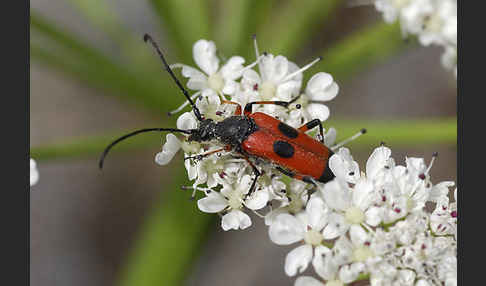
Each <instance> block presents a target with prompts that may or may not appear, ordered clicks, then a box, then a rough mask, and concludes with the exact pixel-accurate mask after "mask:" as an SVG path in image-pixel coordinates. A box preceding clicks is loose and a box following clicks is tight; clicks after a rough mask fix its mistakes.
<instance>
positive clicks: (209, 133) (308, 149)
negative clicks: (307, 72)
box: [99, 34, 366, 194]
mask: <svg viewBox="0 0 486 286" xmlns="http://www.w3.org/2000/svg"><path fill="white" fill-rule="evenodd" d="M144 41H145V42H150V43H151V44H152V46H153V47H154V49H155V50H156V52H157V53H158V55H159V57H160V59H161V60H162V63H163V66H164V68H165V69H166V70H167V72H168V73H169V75H170V76H171V77H172V79H173V80H174V81H175V83H176V84H177V86H178V87H179V89H180V90H181V91H182V93H183V94H184V96H185V97H186V98H187V100H188V102H189V103H190V105H191V106H192V110H193V112H194V115H195V116H196V118H197V120H198V121H199V126H198V127H197V128H195V129H190V130H182V129H177V128H147V129H140V130H136V131H134V132H132V133H129V134H126V135H124V136H122V137H120V138H118V139H116V140H115V141H113V142H112V143H111V144H109V145H108V146H107V147H106V148H105V150H104V151H103V153H102V155H101V158H100V161H99V167H100V169H101V168H103V162H104V159H105V157H106V155H107V154H108V152H109V151H110V150H111V148H112V147H113V146H114V145H116V144H117V143H119V142H120V141H122V140H125V139H127V138H128V137H131V136H134V135H137V134H140V133H144V132H153V131H157V132H160V131H168V132H179V133H183V134H187V135H189V136H188V137H187V141H189V142H191V141H193V142H209V141H213V140H216V141H218V142H219V143H221V144H222V145H223V146H224V147H223V148H221V149H217V150H212V151H209V152H206V153H203V154H199V155H196V156H193V157H187V158H185V159H196V160H201V159H202V158H204V157H206V156H209V155H211V154H214V153H217V152H221V151H228V152H229V151H233V152H235V153H236V154H238V155H239V156H241V157H242V158H244V159H245V160H246V161H247V162H248V164H249V165H250V166H251V167H252V169H253V173H254V175H255V177H254V179H253V182H252V185H251V187H250V190H249V192H248V193H249V194H250V193H252V191H254V189H255V184H256V181H257V179H258V177H259V176H261V175H262V172H261V171H259V170H258V168H257V167H256V166H255V164H254V163H253V162H252V160H251V159H258V158H259V159H263V160H264V161H267V162H270V163H272V164H274V165H276V168H277V170H279V171H280V172H282V173H283V174H285V175H287V176H289V177H292V178H295V179H298V180H302V181H304V182H307V183H311V184H313V185H314V186H316V181H318V182H321V183H326V182H329V181H330V180H332V179H333V178H334V177H335V175H334V174H333V172H332V171H331V169H330V168H329V158H330V157H331V156H332V155H333V154H334V153H333V151H332V150H331V149H330V148H328V147H326V145H324V134H323V127H322V122H321V121H320V120H319V119H314V120H311V121H309V122H308V123H306V124H304V125H302V126H301V127H299V128H297V129H295V128H293V127H291V126H289V125H287V124H285V123H284V122H282V121H280V120H278V119H276V118H274V117H272V116H270V115H267V114H265V113H262V112H252V107H253V106H254V105H264V104H273V105H278V106H283V107H286V108H288V107H289V106H290V105H291V104H292V103H294V102H295V101H296V100H297V99H298V98H299V96H297V97H295V98H294V99H292V100H290V101H288V102H286V101H254V102H249V103H247V104H246V105H245V107H244V108H242V107H241V105H240V104H239V103H236V102H232V101H228V100H222V103H224V104H233V105H236V109H235V112H234V114H233V115H232V116H230V117H227V118H225V119H224V120H222V121H219V122H216V121H213V120H212V119H206V118H204V117H203V116H202V115H201V112H200V111H199V109H198V108H197V107H196V105H195V104H194V102H193V100H192V99H191V97H190V96H189V93H188V91H187V90H186V89H185V88H184V87H183V86H182V84H181V82H180V81H179V80H178V79H177V77H176V76H175V74H174V73H173V71H172V70H171V68H170V66H169V65H168V64H167V62H166V60H165V57H164V55H163V54H162V52H161V50H160V48H159V47H158V45H157V43H156V42H155V41H154V40H153V39H152V37H151V36H150V35H148V34H145V35H144ZM296 107H297V108H300V105H298V104H297V105H296ZM315 127H319V132H320V140H319V141H318V140H316V139H314V138H312V137H311V136H309V135H307V134H306V133H305V132H306V131H308V130H310V129H312V128H315ZM365 132H366V130H365V129H362V130H361V134H363V133H365ZM355 136H356V135H355ZM355 136H353V137H355Z"/></svg>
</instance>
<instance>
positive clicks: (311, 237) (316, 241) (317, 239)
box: [304, 229, 324, 246]
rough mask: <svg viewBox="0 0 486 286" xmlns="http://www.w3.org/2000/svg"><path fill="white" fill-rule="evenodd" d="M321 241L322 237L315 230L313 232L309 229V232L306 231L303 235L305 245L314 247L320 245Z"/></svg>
mask: <svg viewBox="0 0 486 286" xmlns="http://www.w3.org/2000/svg"><path fill="white" fill-rule="evenodd" d="M323 239H324V237H323V236H322V234H321V233H320V232H318V231H317V230H314V229H310V230H309V231H307V232H306V233H305V234H304V241H305V243H307V244H311V245H314V246H318V245H320V244H321V242H322V240H323Z"/></svg>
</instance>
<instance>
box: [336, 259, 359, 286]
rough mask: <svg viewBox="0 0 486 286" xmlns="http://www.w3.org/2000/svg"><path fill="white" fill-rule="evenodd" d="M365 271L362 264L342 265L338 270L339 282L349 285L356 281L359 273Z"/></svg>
mask: <svg viewBox="0 0 486 286" xmlns="http://www.w3.org/2000/svg"><path fill="white" fill-rule="evenodd" d="M364 270H365V265H364V264H363V263H353V264H351V265H344V266H343V267H341V269H340V270H339V280H341V281H343V282H344V283H351V282H353V281H354V280H356V279H357V278H358V276H359V274H360V273H361V272H363V271H364Z"/></svg>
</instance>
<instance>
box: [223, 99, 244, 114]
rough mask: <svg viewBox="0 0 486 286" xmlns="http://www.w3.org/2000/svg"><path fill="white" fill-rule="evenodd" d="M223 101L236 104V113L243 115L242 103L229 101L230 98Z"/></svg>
mask: <svg viewBox="0 0 486 286" xmlns="http://www.w3.org/2000/svg"><path fill="white" fill-rule="evenodd" d="M221 103H226V104H235V105H236V110H235V114H234V115H241V105H240V104H239V103H237V102H234V101H229V100H224V99H223V100H221Z"/></svg>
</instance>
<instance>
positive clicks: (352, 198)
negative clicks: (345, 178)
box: [321, 178, 382, 239]
mask: <svg viewBox="0 0 486 286" xmlns="http://www.w3.org/2000/svg"><path fill="white" fill-rule="evenodd" d="M321 192H322V196H323V197H324V199H325V201H326V203H327V205H328V206H329V207H330V208H331V209H333V210H334V212H333V213H332V214H331V215H330V216H329V225H328V226H327V227H326V228H325V229H324V232H323V234H324V237H325V238H326V239H333V238H336V237H339V236H341V235H343V234H344V233H345V232H346V231H347V230H348V229H349V227H350V226H351V225H360V224H363V225H369V226H377V225H378V224H379V223H380V222H381V220H382V218H381V209H380V208H379V207H376V206H374V202H376V201H377V198H378V195H377V193H376V192H375V191H374V188H373V184H372V183H371V182H370V181H369V180H367V179H366V178H360V179H359V180H358V181H357V182H356V185H355V186H354V187H353V188H350V187H349V186H348V185H347V183H345V182H342V181H340V180H339V179H334V180H333V181H331V182H329V183H327V184H326V185H325V186H324V188H323V189H321Z"/></svg>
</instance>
